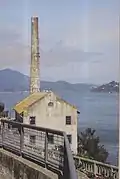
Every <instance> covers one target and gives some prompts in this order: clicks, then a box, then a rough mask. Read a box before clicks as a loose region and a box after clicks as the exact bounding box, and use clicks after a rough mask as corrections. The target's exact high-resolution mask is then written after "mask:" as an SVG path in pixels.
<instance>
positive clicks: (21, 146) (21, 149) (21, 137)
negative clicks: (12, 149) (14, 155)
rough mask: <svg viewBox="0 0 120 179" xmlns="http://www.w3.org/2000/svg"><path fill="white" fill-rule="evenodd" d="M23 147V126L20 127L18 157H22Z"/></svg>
mask: <svg viewBox="0 0 120 179" xmlns="http://www.w3.org/2000/svg"><path fill="white" fill-rule="evenodd" d="M23 147H24V130H23V126H22V125H20V155H21V156H22V151H23Z"/></svg>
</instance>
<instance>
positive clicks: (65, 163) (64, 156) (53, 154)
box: [0, 119, 77, 179]
mask: <svg viewBox="0 0 120 179" xmlns="http://www.w3.org/2000/svg"><path fill="white" fill-rule="evenodd" d="M0 146H1V147H2V148H4V149H6V150H9V151H11V152H13V153H15V154H18V155H20V156H22V157H25V158H27V159H29V160H32V161H34V162H37V163H39V164H42V165H43V166H44V167H46V168H48V169H51V170H53V171H54V172H58V171H59V172H60V173H61V175H62V178H63V179H77V173H76V168H75V164H74V160H73V156H72V152H71V149H70V145H69V142H68V138H67V135H66V133H65V132H62V131H56V130H52V129H47V128H42V127H37V126H34V125H26V124H23V123H17V122H13V121H9V120H6V119H1V125H0Z"/></svg>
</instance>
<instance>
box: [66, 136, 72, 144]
mask: <svg viewBox="0 0 120 179" xmlns="http://www.w3.org/2000/svg"><path fill="white" fill-rule="evenodd" d="M67 138H68V141H69V143H70V144H71V143H72V135H70V134H68V135H67Z"/></svg>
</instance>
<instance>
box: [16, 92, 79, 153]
mask: <svg viewBox="0 0 120 179" xmlns="http://www.w3.org/2000/svg"><path fill="white" fill-rule="evenodd" d="M14 110H15V113H16V118H17V119H20V118H21V116H23V123H25V124H32V125H36V126H40V127H44V128H50V129H55V130H61V131H65V132H66V133H67V135H68V139H69V142H70V144H71V150H72V151H73V153H74V154H77V119H78V113H79V111H78V110H77V108H76V107H75V106H73V105H71V104H69V103H67V102H66V101H64V100H63V99H61V98H60V97H58V96H57V95H56V94H55V93H53V92H37V93H33V94H30V95H29V96H28V97H26V98H25V99H23V100H22V101H21V102H19V103H18V104H16V106H15V107H14ZM21 119H22V118H21Z"/></svg>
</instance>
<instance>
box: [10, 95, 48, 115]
mask: <svg viewBox="0 0 120 179" xmlns="http://www.w3.org/2000/svg"><path fill="white" fill-rule="evenodd" d="M46 94H47V93H45V92H37V93H33V94H30V95H29V96H28V97H26V98H24V99H23V100H22V101H20V102H19V103H17V104H16V105H15V106H14V107H13V109H14V110H15V111H17V112H18V113H19V114H20V113H22V112H23V111H24V110H26V109H27V108H28V107H30V106H31V105H32V104H34V103H35V102H36V101H38V100H40V99H42V98H44V96H45V95H46Z"/></svg>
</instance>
